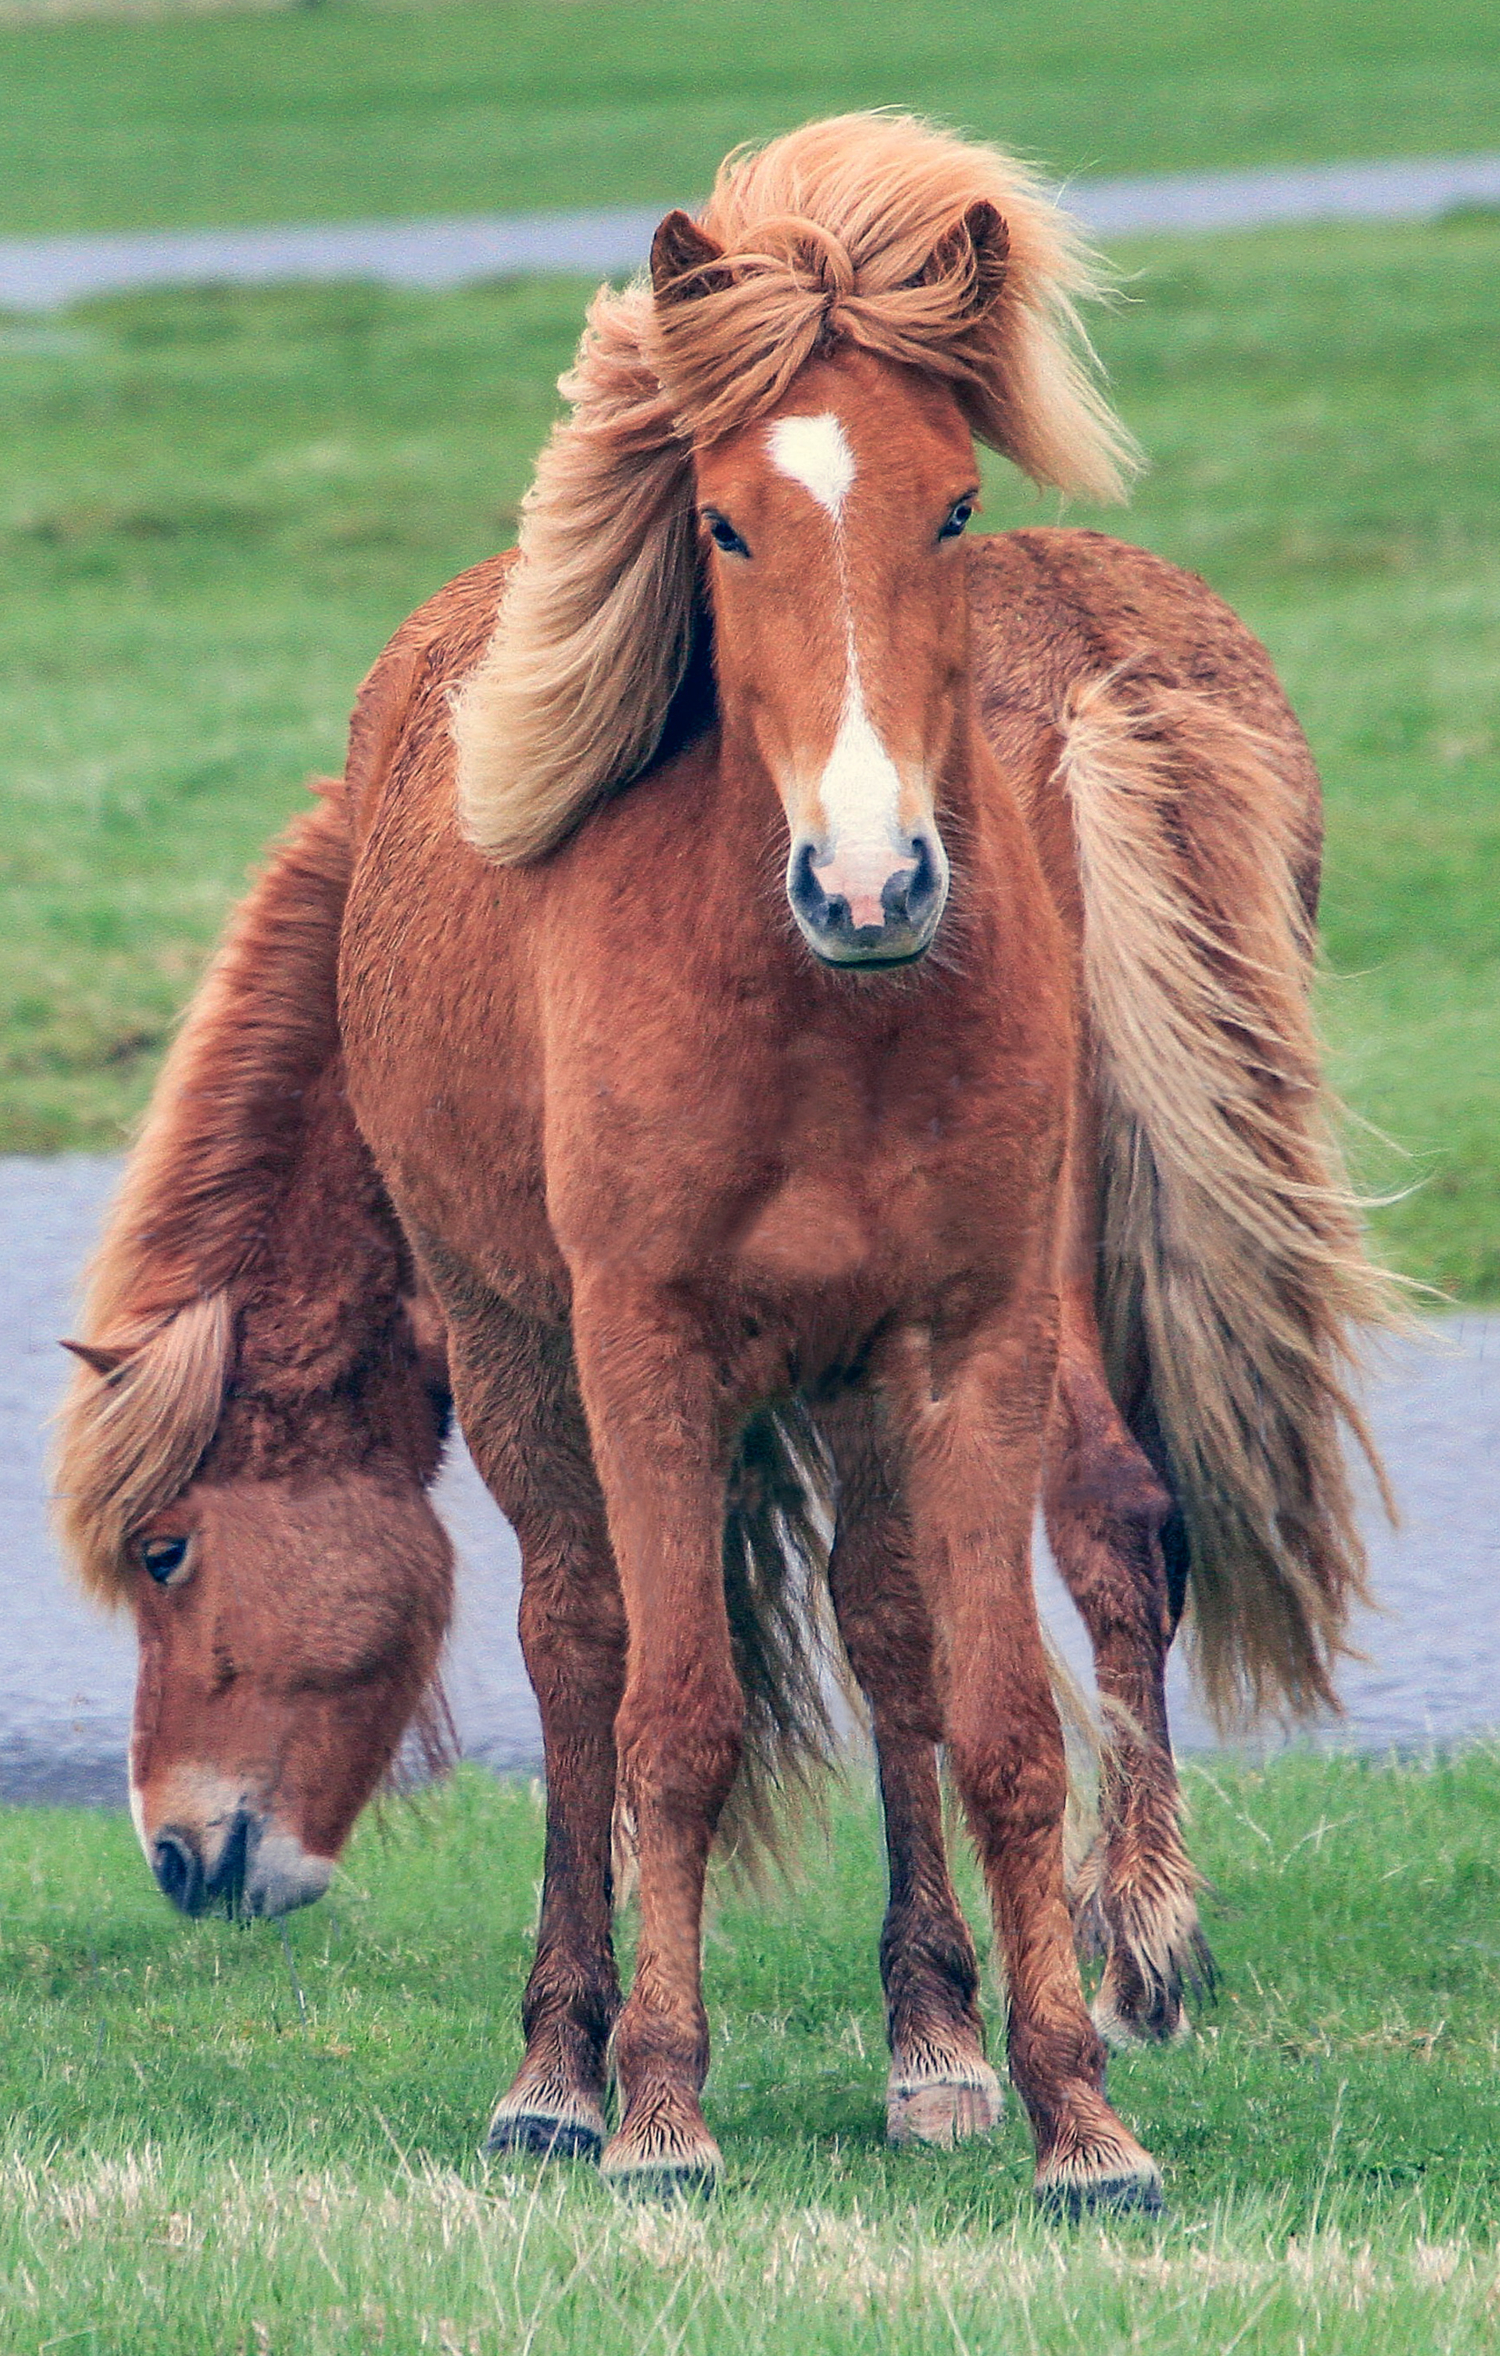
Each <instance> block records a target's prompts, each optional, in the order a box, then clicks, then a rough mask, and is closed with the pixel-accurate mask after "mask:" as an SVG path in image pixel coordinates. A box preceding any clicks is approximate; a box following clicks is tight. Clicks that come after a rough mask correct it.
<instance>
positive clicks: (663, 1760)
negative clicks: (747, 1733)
mask: <svg viewBox="0 0 1500 2356" xmlns="http://www.w3.org/2000/svg"><path fill="white" fill-rule="evenodd" d="M744 1725H745V1699H744V1695H743V1694H742V1692H741V1691H740V1685H739V1680H738V1679H737V1678H736V1676H735V1675H734V1672H733V1670H732V1669H725V1670H721V1671H718V1672H714V1671H712V1670H708V1669H705V1668H704V1667H702V1666H701V1665H695V1667H694V1668H693V1669H692V1670H691V1671H689V1672H688V1673H686V1674H680V1675H677V1676H661V1675H656V1676H653V1675H651V1674H649V1673H646V1674H642V1673H640V1672H637V1674H635V1675H634V1676H632V1678H631V1680H630V1683H629V1685H628V1686H627V1688H626V1692H625V1698H624V1701H623V1702H622V1703H621V1705H620V1714H619V1717H618V1719H617V1721H616V1726H615V1739H616V1742H617V1743H618V1746H619V1753H620V1764H621V1769H622V1772H623V1774H624V1777H625V1780H626V1783H627V1786H628V1787H629V1789H630V1790H631V1792H632V1793H633V1795H634V1797H635V1798H636V1800H637V1803H639V1802H641V1801H643V1800H646V1799H648V1798H650V1799H655V1800H658V1801H662V1802H665V1803H667V1804H668V1805H673V1804H677V1805H682V1806H686V1807H688V1808H690V1809H697V1808H700V1807H703V1806H707V1807H708V1808H710V1809H716V1808H717V1807H718V1806H720V1805H721V1804H722V1802H723V1800H724V1799H725V1797H726V1796H727V1794H728V1791H729V1787H730V1785H731V1784H732V1783H733V1781H734V1778H735V1773H736V1771H737V1769H738V1767H739V1763H740V1752H741V1749H742V1747H743V1737H744Z"/></svg>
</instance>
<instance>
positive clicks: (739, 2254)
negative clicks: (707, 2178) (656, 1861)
mask: <svg viewBox="0 0 1500 2356" xmlns="http://www.w3.org/2000/svg"><path fill="white" fill-rule="evenodd" d="M867 1781H868V1778H867V1776H863V1775H862V1776H861V1777H859V1778H858V1779H857V1791H856V1792H855V1793H853V1794H851V1796H849V1797H847V1798H845V1799H844V1800H842V1801H841V1802H840V1803H839V1805H838V1807H837V1809H836V1811H835V1817H834V1824H833V1833H832V1838H831V1840H830V1842H829V1844H828V1846H827V1848H826V1849H825V1848H824V1847H823V1846H822V1845H821V1843H819V1842H817V1841H814V1842H813V1843H812V1844H811V1845H810V1853H809V1856H808V1859H807V1867H808V1870H807V1872H806V1876H805V1879H804V1881H803V1882H802V1884H801V1886H800V1887H799V1888H798V1889H797V1890H796V1891H795V1892H793V1893H791V1894H783V1895H781V1896H779V1897H774V1898H772V1899H770V1900H768V1901H765V1902H762V1903H758V1904H750V1903H747V1902H746V1901H744V1900H740V1899H726V1900H725V1901H724V1902H723V1903H722V1904H721V1905H720V1906H719V1908H718V1909H717V1911H716V1914H715V1918H714V1921H713V1924H712V1928H711V1930H710V1934H709V1937H708V1942H707V1949H706V1971H707V1991H708V2001H709V2009H710V2014H711V2018H712V2022H713V2030H714V2038H715V2061H714V2067H713V2073H712V2076H711V2078H710V2081H709V2091H708V2095H707V2098H706V2100H707V2106H708V2111H709V2116H710V2119H711V2121H712V2123H713V2125H714V2128H715V2132H716V2133H717V2134H718V2135H719V2137H720V2139H721V2142H722V2144H723V2148H724V2152H725V2158H726V2162H727V2168H728V2178H727V2185H726V2189H725V2191H724V2193H723V2194H722V2196H721V2197H720V2199H719V2200H718V2201H717V2203H715V2204H714V2205H712V2206H710V2207H705V2208H693V2209H689V2210H681V2211H676V2212H660V2211H655V2210H633V2209H629V2208H622V2207H618V2206H616V2204H615V2202H614V2200H613V2198H612V2196H610V2195H609V2194H608V2193H606V2192H605V2191H604V2189H603V2188H602V2187H601V2186H600V2184H599V2182H598V2180H597V2178H596V2177H595V2176H594V2175H593V2174H592V2173H591V2172H590V2171H588V2170H584V2169H579V2168H574V2167H561V2168H558V2169H555V2170H544V2169H542V2168H540V2167H537V2166H534V2165H532V2164H530V2163H525V2162H512V2163H509V2164H507V2166H506V2167H504V2168H503V2169H502V2168H489V2169H487V2168H486V2166H485V2165H484V2164H483V2163H482V2162H481V2161H479V2160H478V2159H477V2157H476V2156H475V2147H476V2145H477V2142H478V2140H479V2136H480V2134H481V2132H482V2130H483V2125H484V2120H485V2117H486V2115H487V2111H488V2105H489V2103H490V2101H491V2100H492V2098H493V2096H494V2094H495V2093H496V2091H497V2090H498V2088H499V2087H500V2085H501V2083H502V2081H503V2080H504V2079H505V2078H506V2076H507V2075H508V2073H509V2072H510V2070H511V2069H512V2068H513V2066H514V2064H515V2061H516V2058H517V2054H518V2027H517V2018H516V2014H517V2004H518V1998H519V1992H520V1987H521V1982H522V1979H523V1977H524V1972H525V1968H526V1962H527V1956H528V1948H529V1940H530V1934H531V1928H532V1923H533V1918H534V1914H535V1906H536V1890H537V1876H538V1873H539V1871H540V1853H541V1847H540V1844H541V1814H540V1807H539V1801H538V1797H537V1795H536V1793H535V1792H534V1791H532V1792H528V1791H527V1790H526V1789H525V1788H524V1787H517V1786H509V1787H507V1786H499V1787H497V1786H496V1785H495V1784H493V1783H492V1782H491V1781H490V1780H489V1779H488V1778H487V1777H484V1776H482V1775H481V1774H479V1773H478V1772H477V1771H474V1770H465V1771H464V1772H463V1773H462V1774H460V1776H459V1777H458V1778H457V1780H456V1781H455V1782H454V1783H453V1784H452V1785H451V1786H450V1787H449V1788H447V1789H446V1790H444V1791H440V1792H436V1793H433V1794H430V1795H429V1796H428V1797H427V1798H426V1799H425V1800H424V1801H423V1802H422V1803H421V1806H420V1811H419V1813H417V1814H416V1815H411V1814H409V1813H408V1812H407V1811H406V1810H404V1809H403V1808H400V1807H397V1808H395V1809H394V1810H392V1811H391V1812H390V1813H389V1814H388V1816H387V1819H386V1822H385V1824H384V1826H383V1827H382V1826H381V1825H379V1824H377V1823H374V1822H371V1823H368V1824H366V1826H365V1827H364V1828H363V1829H362V1830H361V1832H360V1833H359V1835H358V1837H357V1839H356V1841H355V1844H354V1846H353V1849H352V1851H351V1854H350V1856H349V1858H348V1861H347V1864H346V1867H345V1869H344V1870H343V1871H342V1872H341V1874H340V1875H339V1877H338V1879H337V1881H336V1883H335V1888H334V1892H333V1895H332V1898H331V1900H329V1901H326V1902H324V1904H322V1905H321V1906H319V1907H318V1908H316V1909H313V1910H310V1911H309V1912H308V1913H306V1914H303V1915H299V1916H297V1917H295V1918H293V1919H292V1921H291V1922H290V1923H289V1924H288V1926H287V1936H286V1939H285V1942H283V1938H282V1935H281V1931H280V1928H279V1926H276V1925H252V1926H250V1927H249V1928H247V1929H240V1928H231V1927H230V1926H229V1925H227V1924H225V1923H222V1922H201V1923H186V1922H183V1921H182V1920H180V1919H179V1918H178V1917H175V1916H173V1915H172V1914H171V1913H170V1912H169V1911H168V1909H167V1908H166V1906H165V1905H164V1904H163V1902H162V1901H161V1900H160V1899H159V1898H157V1897H156V1895H155V1893H154V1892H153V1890H152V1889H151V1886H150V1883H149V1878H148V1876H147V1873H146V1869H145V1866H144V1864H143V1863H142V1860H141V1858H140V1855H139V1852H138V1851H137V1849H136V1848H135V1845H134V1841H133V1837H132V1835H131V1832H130V1828H129V1825H128V1823H127V1822H126V1821H125V1820H124V1818H123V1817H113V1816H100V1815H89V1814H85V1813H78V1814H69V1813H64V1812H61V1811H50V1810H29V1809H28V1810H12V1811H7V1812H5V1813H3V1814H0V2023H3V2035H0V2082H3V2099H4V2106H5V2116H6V2126H5V2130H4V2134H3V2139H0V2150H3V2157H0V2188H3V2200H0V2346H3V2347H4V2349H5V2351H6V2356H32V2352H33V2351H37V2352H40V2351H41V2350H42V2349H44V2348H48V2349H50V2348H56V2347H67V2348H69V2349H74V2348H77V2349H83V2350H90V2349H93V2350H99V2351H110V2352H111V2356H113V2352H114V2351H121V2352H122V2356H123V2352H125V2351H130V2352H134V2351H136V2350H140V2351H142V2352H143V2356H144V2352H147V2351H149V2352H151V2356H157V2352H161V2356H167V2352H169V2351H179V2350H180V2351H184V2352H186V2351H189V2350H192V2351H210V2350H211V2351H213V2352H214V2356H230V2352H231V2351H234V2352H238V2351H244V2352H245V2356H263V2352H264V2351H268V2350H274V2351H276V2352H277V2356H311V2352H314V2351H323V2350H343V2349H358V2348H370V2349H376V2348H378V2349H381V2350H383V2351H406V2350H408V2349H410V2350H416V2349H420V2348H432V2349H438V2350H459V2351H485V2352H486V2356H487V2352H489V2351H502V2350H503V2351H518V2352H519V2351H521V2350H527V2351H532V2350H534V2351H536V2352H537V2356H562V2352H564V2351H566V2352H569V2356H571V2352H573V2351H577V2352H578V2356H584V2352H585V2351H586V2352H588V2356H615V2352H616V2351H622V2352H623V2351H630V2352H632V2356H634V2352H636V2351H639V2352H640V2356H647V2351H661V2352H666V2351H682V2352H683V2356H695V2352H697V2351H713V2352H715V2356H728V2352H732V2356H760V2352H761V2351H765V2352H767V2356H770V2352H772V2351H774V2352H776V2356H783V2352H784V2356H794V2352H795V2356H807V2352H808V2351H820V2352H821V2351H828V2352H830V2356H831V2352H833V2351H846V2350H847V2351H851V2352H853V2351H860V2352H864V2351H876V2350H878V2351H892V2352H899V2356H911V2352H914V2351H915V2352H918V2356H925V2352H927V2351H934V2352H935V2351H938V2350H943V2351H956V2352H958V2356H964V2352H965V2351H967V2356H981V2352H982V2351H983V2352H990V2351H993V2352H994V2356H1001V2352H1002V2351H1003V2352H1004V2356H1010V2352H1011V2351H1016V2350H1027V2351H1036V2352H1038V2356H1040V2352H1043V2351H1045V2352H1048V2356H1050V2352H1051V2351H1054V2350H1055V2351H1057V2352H1058V2356H1063V2352H1064V2351H1067V2352H1069V2356H1073V2352H1074V2351H1078V2350H1082V2349H1088V2350H1090V2351H1096V2350H1097V2351H1101V2352H1106V2351H1108V2352H1112V2351H1115V2350H1122V2351H1123V2350H1129V2349H1141V2348H1149V2349H1150V2350H1152V2351H1153V2356H1176V2352H1177V2351H1181V2352H1182V2356H1189V2352H1191V2356H1202V2352H1203V2351H1205V2350H1213V2351H1223V2352H1224V2356H1228V2351H1230V2350H1236V2351H1241V2352H1242V2356H1324V2352H1325V2351H1326V2352H1327V2356H1419V2352H1420V2356H1425V2352H1426V2351H1429V2350H1433V2351H1436V2350H1442V2351H1444V2352H1445V2356H1460V2352H1462V2351H1468V2350H1474V2351H1476V2352H1477V2351H1479V2350H1488V2349H1492V2348H1493V2347H1494V2345H1495V2334H1496V2330H1497V2327H1500V2322H1497V2319H1500V2238H1497V2234H1496V2227H1495V2219H1496V2209H1497V2200H1500V2041H1497V2032H1496V2021H1497V2018H1500V1941H1497V1935H1496V1900H1497V1896H1500V1755H1497V1754H1496V1752H1495V1751H1494V1750H1493V1748H1489V1749H1481V1750H1476V1751H1473V1752H1470V1753H1467V1754H1465V1755H1463V1756H1461V1757H1459V1758H1457V1759H1455V1760H1453V1761H1451V1762H1447V1763H1427V1764H1421V1763H1406V1764H1396V1763H1388V1764H1370V1763H1361V1762H1358V1761H1353V1760H1317V1759H1313V1758H1309V1757H1289V1758H1286V1759H1284V1760H1282V1761H1281V1762H1279V1763H1278V1764H1276V1765H1275V1766H1273V1767H1272V1768H1270V1769H1269V1770H1265V1771H1256V1770H1251V1769H1248V1768H1239V1769H1236V1768H1233V1767H1229V1766H1224V1765H1222V1764H1215V1765H1214V1766H1213V1767H1212V1768H1211V1769H1204V1768H1191V1767H1190V1768H1189V1770H1188V1772H1187V1788H1188V1792H1189V1797H1190V1800H1191V1804H1192V1808H1193V1813H1194V1843H1195V1848H1196V1851H1197V1854H1198V1856H1199V1859H1200V1861H1201V1863H1202V1864H1203V1865H1204V1867H1205V1868H1206V1870H1207V1871H1208V1873H1209V1874H1210V1876H1211V1877H1212V1882H1213V1885H1214V1890H1213V1895H1212V1898H1211V1900H1210V1902H1209V1906H1208V1920H1209V1924H1210V1929H1211V1933H1212V1936H1213V1939H1214V1943H1215V1946H1216V1948H1217V1951H1218V1955H1219V1960H1220V1963H1221V1965H1222V1967H1223V1972H1224V1984H1223V1990H1222V1994H1221V1997H1220V2000H1219V2002H1218V2004H1217V2006H1216V2007H1215V2008H1214V2009H1212V2010H1211V2011H1209V2012H1206V2013H1204V2014H1203V2015H1202V2016H1201V2018H1200V2030H1201V2034H1200V2035H1199V2037H1198V2039H1197V2041H1196V2042H1195V2043H1194V2044H1193V2045H1192V2046H1191V2047H1189V2048H1187V2049H1185V2050H1181V2051H1178V2052H1173V2053H1165V2054H1163V2053H1153V2054H1150V2055H1145V2056H1142V2057H1140V2058H1135V2059H1131V2060H1128V2061H1116V2062H1115V2063H1113V2064H1112V2065H1111V2091H1112V2094H1113V2096H1114V2099H1115V2100H1116V2102H1117V2103H1118V2105H1119V2106H1120V2108H1121V2110H1122V2111H1123V2112H1124V2114H1125V2115H1126V2117H1127V2118H1129V2119H1130V2120H1131V2122H1132V2123H1133V2124H1134V2125H1135V2126H1136V2127H1137V2128H1138V2130H1139V2131H1140V2132H1141V2134H1142V2135H1143V2136H1144V2137H1145V2139H1146V2140H1147V2142H1148V2143H1149V2144H1150V2146H1151V2148H1152V2150H1153V2151H1154V2152H1155V2153H1156V2154H1157V2156H1158V2158H1159V2159H1160V2160H1161V2162H1162V2164H1163V2167H1164V2170H1165V2172H1166V2177H1167V2184H1168V2191H1169V2197H1170V2201H1171V2215H1170V2218H1169V2220H1168V2222H1167V2223H1166V2224H1165V2225H1163V2226H1161V2227H1147V2226H1142V2225H1121V2224H1118V2223H1116V2224H1113V2225H1109V2226H1103V2225H1098V2224H1086V2225H1084V2226H1082V2227H1080V2228H1079V2229H1077V2230H1072V2231H1070V2230H1057V2229H1050V2228H1047V2227H1045V2226H1043V2225H1042V2224H1040V2223H1039V2222H1038V2221H1036V2220H1035V2219H1034V2218H1033V2217H1032V2216H1031V2214H1030V2210H1029V2202H1028V2194H1027V2186H1028V2182H1029V2160H1028V2139H1027V2137H1026V2135H1025V2133H1024V2131H1023V2128H1022V2126H1021V2123H1020V2120H1019V2117H1018V2115H1017V2112H1016V2109H1015V2105H1014V2103H1012V2104H1011V2106H1010V2109H1009V2112H1008V2116H1007V2118H1006V2121H1005V2123H1004V2125H1003V2126H1002V2128H1001V2130H1000V2132H999V2133H998V2135H997V2136H996V2137H995V2139H994V2140H993V2141H992V2142H991V2143H988V2144H985V2145H981V2146H971V2147H969V2148H968V2149H966V2150H964V2151H961V2152H958V2153H954V2154H938V2153H924V2154H918V2155H895V2154H892V2153H889V2152H887V2151H886V2149H885V2147H884V2145H883V2142H882V2140H881V2127H882V2116H883V2114H882V2089H883V2081H884V2060H883V2042H882V2030H881V2015H880V1991H879V1983H878V1978H877V1974H876V1966H875V1935H876V1930H877V1926H878V1919H879V1910H880V1905H881V1901H882V1878H881V1871H880V1864H879V1856H878V1829H877V1826H876V1822H875V1819H874V1814H873V1809H872V1807H871V1805H870V1804H869V1803H868V1802H867V1800H866V1799H865V1798H864V1797H863V1796H862V1795H863V1793H864V1789H865V1786H866V1783H867ZM966 1895H967V1898H968V1900H969V1902H970V1905H971V1911H972V1901H973V1895H974V1893H973V1885H972V1879H970V1880H969V1881H968V1882H967V1883H966Z"/></svg>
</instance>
